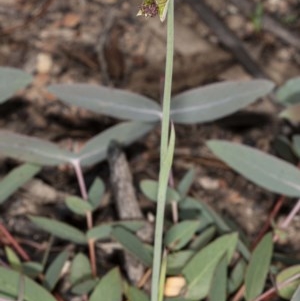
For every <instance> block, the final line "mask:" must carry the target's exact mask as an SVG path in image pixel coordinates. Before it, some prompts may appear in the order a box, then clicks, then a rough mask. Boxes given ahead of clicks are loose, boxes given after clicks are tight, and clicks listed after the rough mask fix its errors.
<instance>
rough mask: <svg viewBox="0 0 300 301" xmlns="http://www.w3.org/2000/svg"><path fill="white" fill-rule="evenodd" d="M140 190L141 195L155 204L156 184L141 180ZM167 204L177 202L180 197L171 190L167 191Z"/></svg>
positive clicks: (152, 181) (151, 181)
mask: <svg viewBox="0 0 300 301" xmlns="http://www.w3.org/2000/svg"><path fill="white" fill-rule="evenodd" d="M140 189H141V191H142V192H143V194H144V195H145V196H146V197H147V198H148V199H149V200H151V201H153V202H157V192H158V182H157V181H154V180H142V181H141V182H140ZM166 198H167V203H170V202H179V201H180V200H181V195H180V194H179V193H178V192H177V191H176V190H175V189H173V188H171V187H168V189H167V196H166Z"/></svg>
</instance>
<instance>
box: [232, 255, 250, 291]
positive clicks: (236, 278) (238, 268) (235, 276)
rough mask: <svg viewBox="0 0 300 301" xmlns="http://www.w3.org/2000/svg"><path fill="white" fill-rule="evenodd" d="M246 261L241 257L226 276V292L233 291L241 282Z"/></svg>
mask: <svg viewBox="0 0 300 301" xmlns="http://www.w3.org/2000/svg"><path fill="white" fill-rule="evenodd" d="M246 267H247V264H246V261H245V260H244V259H243V258H241V259H240V260H239V261H238V262H237V263H236V264H235V266H234V268H233V269H232V271H231V273H230V275H229V277H228V293H229V294H232V293H234V292H235V291H236V290H237V289H238V288H239V287H240V286H241V285H242V283H243V281H244V278H245V272H246Z"/></svg>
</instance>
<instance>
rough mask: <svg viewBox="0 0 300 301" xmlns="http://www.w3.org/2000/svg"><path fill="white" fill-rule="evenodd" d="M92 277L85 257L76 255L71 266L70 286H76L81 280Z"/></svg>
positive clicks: (80, 254) (79, 254) (88, 262)
mask: <svg viewBox="0 0 300 301" xmlns="http://www.w3.org/2000/svg"><path fill="white" fill-rule="evenodd" d="M91 277H92V269H91V265H90V261H89V259H88V258H87V257H86V255H84V254H82V253H78V254H77V255H76V256H75V257H74V259H73V261H72V265H71V269H70V282H71V284H72V285H75V284H78V283H79V282H81V281H82V280H85V279H88V278H91Z"/></svg>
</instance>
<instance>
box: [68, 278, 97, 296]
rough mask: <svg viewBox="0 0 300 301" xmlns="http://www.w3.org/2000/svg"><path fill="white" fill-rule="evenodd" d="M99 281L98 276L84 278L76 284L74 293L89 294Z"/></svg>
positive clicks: (73, 288) (73, 289) (72, 290)
mask: <svg viewBox="0 0 300 301" xmlns="http://www.w3.org/2000/svg"><path fill="white" fill-rule="evenodd" d="M98 281H99V279H98V278H92V277H91V278H87V279H84V280H82V281H80V282H79V283H77V284H75V285H74V286H73V287H72V289H71V292H72V294H76V295H80V296H82V295H85V294H88V293H89V292H90V291H91V290H92V289H94V287H95V286H96V285H97V283H98Z"/></svg>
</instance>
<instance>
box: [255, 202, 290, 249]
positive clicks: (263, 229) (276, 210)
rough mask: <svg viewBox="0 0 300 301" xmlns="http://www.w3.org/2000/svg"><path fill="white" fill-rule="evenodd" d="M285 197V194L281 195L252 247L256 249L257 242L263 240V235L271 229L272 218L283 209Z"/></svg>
mask: <svg viewBox="0 0 300 301" xmlns="http://www.w3.org/2000/svg"><path fill="white" fill-rule="evenodd" d="M284 199H285V197H284V196H281V197H280V198H279V199H278V200H277V202H276V204H275V206H274V208H273V209H272V211H271V213H270V214H269V216H268V219H267V220H266V222H265V224H264V225H263V227H262V229H261V230H260V232H259V234H258V235H257V237H256V239H255V240H254V242H253V243H252V246H251V249H252V250H253V249H255V247H256V246H257V244H258V243H259V242H260V241H261V239H262V238H263V236H264V235H265V234H266V232H267V231H268V230H269V228H270V225H271V222H272V220H274V219H275V217H276V216H277V214H278V212H279V210H280V209H281V207H282V205H283V203H284Z"/></svg>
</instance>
